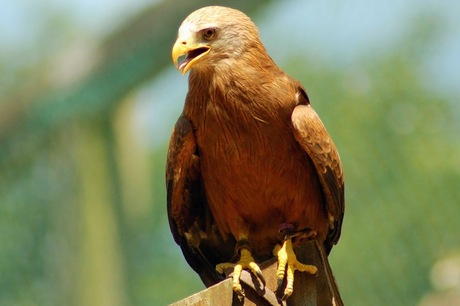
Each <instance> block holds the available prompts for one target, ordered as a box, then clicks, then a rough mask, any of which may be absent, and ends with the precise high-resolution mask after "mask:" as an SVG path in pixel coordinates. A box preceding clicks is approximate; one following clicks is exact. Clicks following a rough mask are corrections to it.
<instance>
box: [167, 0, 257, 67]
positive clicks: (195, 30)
mask: <svg viewBox="0 0 460 306" xmlns="http://www.w3.org/2000/svg"><path fill="white" fill-rule="evenodd" d="M258 45H261V44H260V40H259V33H258V30H257V27H256V26H255V25H254V23H253V22H252V21H251V19H250V18H249V17H248V16H246V15H245V14H244V13H242V12H240V11H238V10H235V9H232V8H228V7H221V6H208V7H204V8H201V9H199V10H196V11H194V12H193V13H191V14H190V15H189V16H188V17H187V18H186V19H185V20H184V22H183V23H182V25H181V26H180V28H179V33H178V37H177V40H176V43H175V44H174V47H173V49H172V58H173V62H174V64H175V65H176V67H177V69H178V70H179V71H180V72H181V73H182V74H185V73H186V72H187V71H189V70H190V69H191V68H192V67H195V68H199V67H205V66H210V65H216V64H218V63H219V62H220V61H222V60H223V59H227V58H235V57H239V56H241V54H243V53H244V52H245V51H246V50H247V49H248V48H249V47H251V46H258Z"/></svg>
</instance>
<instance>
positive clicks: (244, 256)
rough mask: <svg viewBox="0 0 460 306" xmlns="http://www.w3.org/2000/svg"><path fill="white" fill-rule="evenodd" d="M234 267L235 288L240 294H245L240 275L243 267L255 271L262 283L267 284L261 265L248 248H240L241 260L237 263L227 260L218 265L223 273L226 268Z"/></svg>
mask: <svg viewBox="0 0 460 306" xmlns="http://www.w3.org/2000/svg"><path fill="white" fill-rule="evenodd" d="M229 268H233V285H232V286H233V290H234V291H235V292H237V293H238V294H240V295H243V296H244V293H243V288H242V287H241V284H240V275H241V271H242V270H243V269H249V270H251V271H252V273H254V274H255V275H256V276H258V277H259V279H260V280H261V281H262V283H263V284H264V285H265V280H264V277H263V275H262V271H261V270H260V268H259V266H258V265H257V264H256V263H255V261H254V258H253V257H252V255H251V251H249V250H248V249H246V248H241V249H240V260H239V261H238V262H237V263H236V264H235V263H231V262H225V263H221V264H218V265H217V266H216V270H217V272H219V273H221V274H223V273H224V272H225V270H227V269H229Z"/></svg>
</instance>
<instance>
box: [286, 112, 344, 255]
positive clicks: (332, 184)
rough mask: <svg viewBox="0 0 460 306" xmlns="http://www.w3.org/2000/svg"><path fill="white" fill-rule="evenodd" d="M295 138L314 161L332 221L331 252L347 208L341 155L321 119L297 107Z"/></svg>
mask: <svg viewBox="0 0 460 306" xmlns="http://www.w3.org/2000/svg"><path fill="white" fill-rule="evenodd" d="M291 120H292V124H293V127H294V137H295V139H296V140H297V141H298V142H299V144H300V145H301V147H302V148H303V149H304V150H305V151H306V152H307V154H308V155H309V156H310V158H311V159H312V161H313V163H314V165H315V167H316V170H317V172H318V176H319V178H320V181H321V185H322V187H323V192H324V195H325V198H326V210H327V212H328V214H329V218H330V231H329V234H328V238H327V241H326V242H327V247H328V251H329V250H330V247H332V245H333V244H336V243H337V241H338V240H339V237H340V231H341V226H342V219H343V214H344V208H345V203H344V202H345V200H344V182H343V172H342V166H341V162H340V157H339V153H338V152H337V149H336V147H335V145H334V143H333V141H332V139H331V137H330V136H329V134H328V133H327V130H326V128H325V127H324V125H323V123H322V122H321V119H320V118H319V116H318V115H317V114H316V112H315V111H314V110H313V108H312V107H311V106H310V105H309V104H307V105H298V106H296V107H295V108H294V111H293V112H292V115H291Z"/></svg>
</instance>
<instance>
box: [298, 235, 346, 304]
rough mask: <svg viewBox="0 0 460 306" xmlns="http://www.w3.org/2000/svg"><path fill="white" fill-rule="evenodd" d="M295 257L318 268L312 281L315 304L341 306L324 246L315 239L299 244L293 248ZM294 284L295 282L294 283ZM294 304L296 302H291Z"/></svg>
mask: <svg viewBox="0 0 460 306" xmlns="http://www.w3.org/2000/svg"><path fill="white" fill-rule="evenodd" d="M295 252H296V254H297V258H298V259H299V260H300V261H301V262H304V263H306V264H313V265H315V266H316V267H317V268H318V274H317V277H316V279H315V281H314V284H315V290H314V291H315V292H316V305H317V306H326V305H327V306H331V305H334V306H342V305H343V301H342V298H341V297H340V293H339V289H338V287H337V283H336V281H335V278H334V275H333V273H332V269H331V266H330V265H329V260H328V258H327V251H326V247H325V246H324V244H323V243H321V242H319V241H317V240H311V241H308V242H307V243H305V244H303V243H302V244H301V245H300V246H298V247H297V248H296V250H295ZM294 286H295V283H294ZM294 290H295V289H294ZM293 305H296V304H293Z"/></svg>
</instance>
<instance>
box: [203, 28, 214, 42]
mask: <svg viewBox="0 0 460 306" xmlns="http://www.w3.org/2000/svg"><path fill="white" fill-rule="evenodd" d="M215 36H216V29H214V28H208V29H204V30H203V38H204V39H206V40H211V39H213V38H214V37H215Z"/></svg>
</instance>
